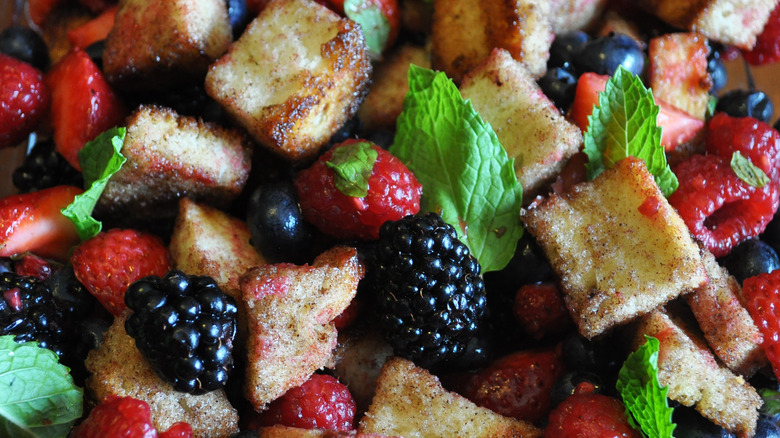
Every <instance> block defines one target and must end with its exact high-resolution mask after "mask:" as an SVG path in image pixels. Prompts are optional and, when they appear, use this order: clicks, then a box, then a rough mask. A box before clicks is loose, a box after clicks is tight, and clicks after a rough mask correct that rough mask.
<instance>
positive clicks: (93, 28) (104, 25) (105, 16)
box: [68, 5, 119, 49]
mask: <svg viewBox="0 0 780 438" xmlns="http://www.w3.org/2000/svg"><path fill="white" fill-rule="evenodd" d="M118 10H119V7H118V6H116V5H114V6H111V7H110V8H108V9H106V10H105V11H103V12H102V13H101V14H100V15H98V16H97V17H95V18H93V19H92V20H89V21H87V22H86V23H84V24H82V25H81V26H78V27H75V28H73V29H71V30H69V31H68V41H70V43H71V45H73V47H79V48H81V49H86V48H87V47H89V45H90V44H92V43H94V42H97V41H100V40H104V39H106V37H107V36H108V33H109V32H110V31H111V28H112V27H114V17H116V12H117V11H118Z"/></svg>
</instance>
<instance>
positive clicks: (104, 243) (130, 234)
mask: <svg viewBox="0 0 780 438" xmlns="http://www.w3.org/2000/svg"><path fill="white" fill-rule="evenodd" d="M170 260H171V257H170V254H169V252H168V248H166V247H165V245H164V244H163V242H162V239H160V238H159V237H157V236H155V235H153V234H150V233H145V232H141V231H136V230H121V229H112V230H109V231H106V232H102V233H99V234H98V235H97V236H95V237H93V238H91V239H87V240H85V241H84V242H83V243H82V244H81V245H79V247H78V248H76V249H75V250H74V251H73V255H71V258H70V262H71V264H72V265H73V272H74V273H75V274H76V279H78V280H79V281H80V282H81V283H82V284H83V285H84V287H86V288H87V290H88V291H89V293H91V294H92V295H93V296H95V298H97V299H98V301H100V303H101V304H102V305H103V307H105V308H106V310H108V311H109V312H111V314H113V315H114V316H117V315H119V314H121V313H122V312H123V311H124V310H125V309H126V308H127V306H126V305H125V298H124V297H125V291H126V290H127V287H128V286H130V284H131V283H133V282H134V281H136V280H139V279H141V278H143V277H146V276H149V275H156V276H159V277H162V276H163V275H165V274H166V273H168V271H170V270H171V262H170Z"/></svg>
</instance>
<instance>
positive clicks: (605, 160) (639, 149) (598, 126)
mask: <svg viewBox="0 0 780 438" xmlns="http://www.w3.org/2000/svg"><path fill="white" fill-rule="evenodd" d="M658 111H659V108H658V105H656V104H655V101H654V100H653V93H652V91H650V90H649V89H647V88H645V86H644V85H643V84H642V81H641V80H640V79H639V77H637V76H636V75H634V74H633V73H631V72H629V71H628V70H626V69H625V68H623V67H620V68H618V71H616V72H615V74H614V75H613V76H612V77H611V78H610V79H609V80H608V81H607V87H606V89H605V90H604V91H603V92H601V93H599V106H598V107H596V108H594V109H593V113H592V114H591V115H590V116H588V130H587V131H586V132H585V135H584V138H583V140H584V142H585V153H586V154H587V155H588V163H587V164H586V170H587V172H588V179H593V178H595V177H597V176H598V175H599V174H600V173H601V172H603V171H604V170H605V169H608V168H610V167H612V166H613V165H614V164H615V163H617V162H618V161H620V160H622V159H623V158H626V157H628V156H634V157H637V158H641V159H643V160H644V161H645V164H646V165H647V170H648V171H650V173H651V174H653V176H654V177H655V182H656V183H657V184H658V187H660V188H661V191H662V192H663V193H664V195H665V196H669V195H671V194H672V193H674V191H675V190H676V189H677V186H678V182H677V177H676V176H675V175H674V173H672V170H671V168H669V165H668V164H666V154H665V152H664V148H663V146H661V128H660V127H658V125H657V124H656V120H657V118H658Z"/></svg>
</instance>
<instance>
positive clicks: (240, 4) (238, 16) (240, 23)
mask: <svg viewBox="0 0 780 438" xmlns="http://www.w3.org/2000/svg"><path fill="white" fill-rule="evenodd" d="M227 8H228V17H229V18H230V28H231V29H232V30H233V39H237V38H238V37H240V36H241V34H242V33H244V29H245V28H246V26H247V24H249V22H250V21H252V16H251V15H249V7H247V5H246V0H227Z"/></svg>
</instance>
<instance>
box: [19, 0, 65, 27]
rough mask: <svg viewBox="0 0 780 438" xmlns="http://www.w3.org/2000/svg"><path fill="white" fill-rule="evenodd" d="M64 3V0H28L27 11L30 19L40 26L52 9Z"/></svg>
mask: <svg viewBox="0 0 780 438" xmlns="http://www.w3.org/2000/svg"><path fill="white" fill-rule="evenodd" d="M60 3H62V0H28V1H27V11H28V12H29V13H30V19H31V20H32V21H33V23H35V24H37V25H38V26H43V24H44V23H45V22H46V18H47V17H48V16H49V14H50V13H51V11H53V10H54V8H56V7H57V5H59V4H60Z"/></svg>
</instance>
